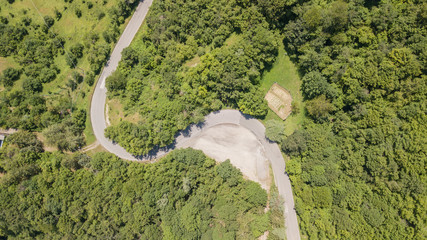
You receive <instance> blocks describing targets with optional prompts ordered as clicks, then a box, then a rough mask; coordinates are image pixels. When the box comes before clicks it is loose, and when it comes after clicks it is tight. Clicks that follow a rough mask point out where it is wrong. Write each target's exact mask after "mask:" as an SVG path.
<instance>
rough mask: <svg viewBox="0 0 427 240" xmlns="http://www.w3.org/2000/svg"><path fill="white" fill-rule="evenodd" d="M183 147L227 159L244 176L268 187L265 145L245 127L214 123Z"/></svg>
mask: <svg viewBox="0 0 427 240" xmlns="http://www.w3.org/2000/svg"><path fill="white" fill-rule="evenodd" d="M184 147H192V148H194V149H199V150H202V151H203V152H204V153H205V154H206V155H208V156H209V157H211V158H213V159H215V160H216V161H219V162H223V161H225V160H227V159H230V162H231V164H232V165H233V166H235V167H237V168H238V169H240V171H241V172H242V173H243V175H244V176H245V177H247V178H248V179H250V180H252V181H255V182H258V183H259V184H261V187H262V188H264V189H266V190H268V189H269V184H270V178H269V162H268V159H267V158H266V157H265V155H264V148H263V146H262V144H261V143H260V142H259V141H258V139H257V137H256V136H255V135H254V134H253V133H252V132H251V131H249V130H248V129H246V128H244V127H241V126H239V125H234V124H219V125H215V126H213V127H210V128H208V129H206V130H203V131H202V132H201V133H200V134H199V135H198V136H196V137H194V138H193V139H191V140H190V141H188V142H186V144H185V146H184Z"/></svg>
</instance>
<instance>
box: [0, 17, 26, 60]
mask: <svg viewBox="0 0 427 240" xmlns="http://www.w3.org/2000/svg"><path fill="white" fill-rule="evenodd" d="M27 34H28V32H27V30H26V29H25V28H23V27H14V26H10V25H5V24H2V23H0V57H7V56H10V55H12V54H14V53H15V52H16V48H17V47H18V45H19V43H20V42H21V41H22V39H23V38H24V37H25V35H27Z"/></svg>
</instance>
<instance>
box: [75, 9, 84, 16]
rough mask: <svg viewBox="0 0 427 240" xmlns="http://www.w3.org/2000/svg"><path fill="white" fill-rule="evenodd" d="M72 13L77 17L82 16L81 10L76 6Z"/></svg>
mask: <svg viewBox="0 0 427 240" xmlns="http://www.w3.org/2000/svg"><path fill="white" fill-rule="evenodd" d="M74 13H75V14H76V16H77V17H78V18H80V17H81V16H82V10H80V9H79V8H76V10H75V11H74Z"/></svg>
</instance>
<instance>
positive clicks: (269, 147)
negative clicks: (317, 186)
mask: <svg viewBox="0 0 427 240" xmlns="http://www.w3.org/2000/svg"><path fill="white" fill-rule="evenodd" d="M152 2H153V0H144V1H143V2H140V3H139V5H138V7H137V8H136V10H135V13H134V14H133V16H132V18H131V20H130V21H129V23H128V25H127V27H126V29H125V30H124V32H123V34H122V35H121V37H120V39H119V41H118V42H117V44H116V46H115V48H114V50H113V53H112V54H111V56H110V59H109V61H108V63H107V65H106V66H105V67H104V69H103V71H102V73H101V75H100V77H99V79H98V82H97V84H96V87H95V91H94V93H93V96H92V102H91V109H90V115H91V123H92V128H93V132H94V134H95V137H96V139H97V140H98V142H99V143H100V144H101V145H102V146H103V147H104V148H105V149H106V150H107V151H109V152H111V153H113V154H115V155H117V156H118V157H120V158H122V159H126V160H132V161H141V160H142V161H149V160H153V159H157V158H159V157H161V156H163V155H165V154H167V153H168V152H169V151H171V150H173V149H176V148H182V147H185V145H186V143H187V141H189V140H190V139H192V138H194V137H196V136H198V135H199V134H200V133H201V132H203V131H204V130H206V129H208V128H210V127H213V126H216V125H219V124H236V125H240V126H242V127H245V128H247V129H248V130H250V131H251V132H252V133H253V134H254V135H255V136H256V137H257V138H258V140H259V142H260V143H261V144H262V146H263V147H264V150H265V155H266V157H267V158H268V159H269V160H270V162H271V166H272V169H273V174H274V179H275V183H276V186H277V188H278V190H279V194H280V195H281V196H282V197H283V198H284V200H285V201H284V215H285V225H286V235H287V239H288V240H299V239H300V233H299V227H298V220H297V215H296V212H295V208H294V199H293V195H292V188H291V183H290V180H289V177H288V176H287V175H286V174H285V161H284V159H283V156H282V153H281V152H280V149H279V147H278V145H277V144H276V143H272V142H270V141H268V140H267V139H266V138H265V127H264V125H263V124H262V123H261V122H260V121H258V120H257V119H255V118H252V117H250V116H248V115H244V114H242V113H241V112H239V111H237V110H221V111H218V112H213V113H211V114H209V115H207V116H206V117H205V120H204V122H202V123H199V124H193V125H191V126H189V127H188V128H187V129H186V130H184V131H182V132H180V133H179V134H178V135H177V137H176V139H175V142H174V144H173V145H171V146H169V147H166V148H163V149H157V150H155V151H153V152H152V153H150V155H146V156H133V155H132V154H130V153H128V152H127V151H126V150H125V149H124V148H122V147H121V146H119V145H118V144H116V143H113V142H112V141H111V140H109V139H107V138H106V137H105V135H104V130H105V128H106V121H105V102H106V96H107V95H106V93H107V89H106V87H105V79H106V78H107V77H108V76H109V75H110V74H111V73H112V72H113V71H114V70H115V69H116V68H117V66H118V63H119V61H120V59H121V52H122V50H123V49H124V48H126V47H128V46H129V44H130V43H131V41H132V39H133V38H134V36H135V34H136V33H137V31H138V29H139V27H140V26H141V24H142V22H143V21H144V18H145V16H146V15H147V12H148V9H149V7H150V6H151V4H152Z"/></svg>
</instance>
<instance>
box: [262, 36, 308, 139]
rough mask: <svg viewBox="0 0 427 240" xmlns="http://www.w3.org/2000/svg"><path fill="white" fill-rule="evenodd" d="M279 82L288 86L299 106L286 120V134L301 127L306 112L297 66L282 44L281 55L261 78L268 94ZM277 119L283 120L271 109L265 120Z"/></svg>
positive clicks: (263, 88) (263, 87)
mask: <svg viewBox="0 0 427 240" xmlns="http://www.w3.org/2000/svg"><path fill="white" fill-rule="evenodd" d="M275 82H277V83H278V84H279V85H280V86H282V87H284V88H286V89H287V90H288V91H289V92H290V93H291V95H292V99H293V100H294V102H295V103H296V104H297V105H298V106H299V109H300V110H299V112H298V113H296V114H295V113H292V114H291V115H290V116H289V117H288V118H287V119H286V120H285V133H286V135H290V134H292V133H293V132H294V131H295V130H296V129H298V128H299V127H300V125H301V124H302V122H303V121H304V117H305V113H304V106H303V102H302V100H303V97H302V95H301V90H300V86H301V79H300V77H299V75H298V71H297V68H296V66H295V65H294V64H293V63H292V61H291V60H290V58H289V56H288V55H287V54H286V51H285V49H284V47H283V45H282V44H281V46H280V48H279V55H278V56H277V59H276V62H275V63H274V64H273V67H272V68H271V69H270V70H269V71H267V72H265V73H264V74H263V76H262V79H261V90H262V91H264V93H265V94H266V93H267V92H268V90H269V89H270V87H271V85H273V83H275ZM270 119H276V120H281V119H280V118H279V117H278V116H277V115H276V114H275V113H274V112H273V111H271V110H269V111H268V114H267V116H266V117H265V119H264V121H267V120H270Z"/></svg>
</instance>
